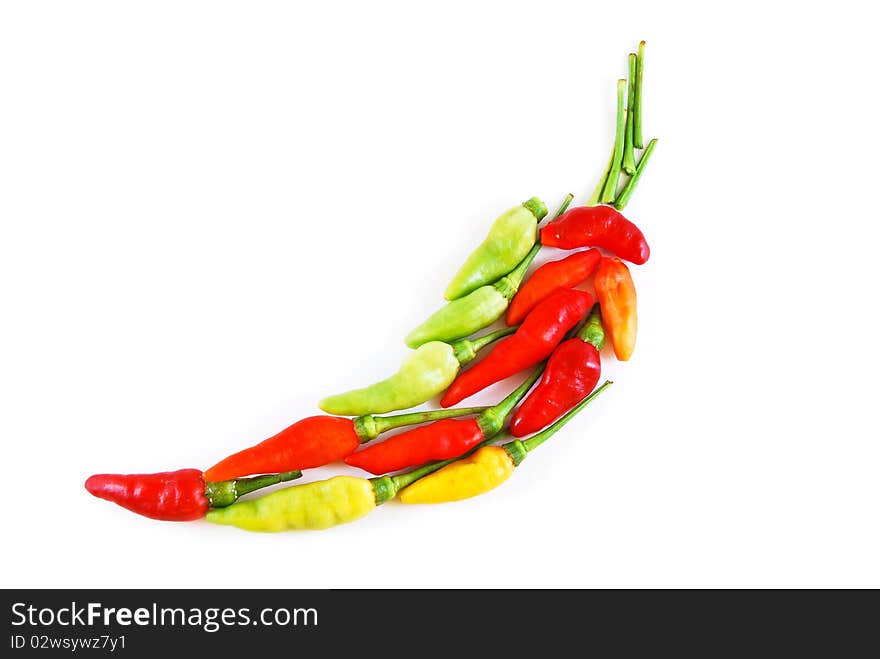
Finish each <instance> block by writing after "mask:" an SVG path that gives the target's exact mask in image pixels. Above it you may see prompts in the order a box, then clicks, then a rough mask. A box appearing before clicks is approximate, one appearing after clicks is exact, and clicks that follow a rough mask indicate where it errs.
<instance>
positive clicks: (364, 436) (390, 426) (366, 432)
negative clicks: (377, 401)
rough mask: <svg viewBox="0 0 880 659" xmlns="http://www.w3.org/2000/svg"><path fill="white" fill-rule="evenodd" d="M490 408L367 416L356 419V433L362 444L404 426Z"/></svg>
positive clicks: (459, 408) (452, 417) (465, 414)
mask: <svg viewBox="0 0 880 659" xmlns="http://www.w3.org/2000/svg"><path fill="white" fill-rule="evenodd" d="M488 409H489V408H488V407H458V408H453V409H451V410H430V411H428V412H410V413H408V414H395V415H393V416H373V415H372V414H365V415H363V416H359V417H357V418H356V419H354V431H355V432H356V433H357V436H358V439H360V440H361V444H365V443H366V442H369V441H370V440H371V439H376V437H378V436H379V435H381V434H382V433H383V432H387V431H389V430H394V429H395V428H400V427H402V426H414V425H416V424H418V423H427V422H428V421H439V420H440V419H454V418H456V417H459V416H467V415H468V414H480V413H481V412H484V411H486V410H488Z"/></svg>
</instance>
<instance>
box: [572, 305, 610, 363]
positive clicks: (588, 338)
mask: <svg viewBox="0 0 880 659" xmlns="http://www.w3.org/2000/svg"><path fill="white" fill-rule="evenodd" d="M577 337H578V338H579V339H580V340H581V341H583V342H585V343H590V344H592V345H593V347H594V348H596V350H599V351H600V352H601V350H602V348H603V347H604V346H605V328H604V327H602V310H601V309H600V308H599V304H598V303H597V304H595V305H593V311H592V312H591V313H590V316H589V318H587V322H586V323H584V326H583V327H582V328H581V330H580V332H578V333H577Z"/></svg>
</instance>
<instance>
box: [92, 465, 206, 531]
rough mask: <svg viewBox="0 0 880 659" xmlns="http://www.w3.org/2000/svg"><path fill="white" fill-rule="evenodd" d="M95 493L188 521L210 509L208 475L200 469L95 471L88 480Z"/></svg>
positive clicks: (166, 517) (133, 508)
mask: <svg viewBox="0 0 880 659" xmlns="http://www.w3.org/2000/svg"><path fill="white" fill-rule="evenodd" d="M86 489H87V490H88V491H89V492H91V493H92V494H94V495H95V496H96V497H99V498H101V499H106V500H107V501H112V502H113V503H116V504H119V505H120V506H122V507H123V508H127V509H128V510H130V511H132V512H133V513H137V514H139V515H144V516H145V517H150V518H152V519H161V520H167V521H171V522H188V521H190V520H193V519H201V518H202V517H204V516H205V513H207V512H208V507H209V506H208V497H206V496H205V478H204V476H203V475H202V472H201V471H199V470H198V469H180V470H178V471H163V472H159V473H157V474H96V475H95V476H91V477H90V478H89V479H88V480H87V481H86Z"/></svg>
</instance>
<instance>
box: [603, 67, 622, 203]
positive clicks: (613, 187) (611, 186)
mask: <svg viewBox="0 0 880 659" xmlns="http://www.w3.org/2000/svg"><path fill="white" fill-rule="evenodd" d="M625 133H626V80H624V79H620V80H618V81H617V130H616V132H615V133H614V155H613V157H612V163H611V171H610V172H608V179H607V180H606V181H605V188H604V189H603V190H602V203H603V204H605V203H609V202H612V201H614V197H616V196H617V183H618V181H619V180H620V169H621V165H622V164H623V143H624V141H625Z"/></svg>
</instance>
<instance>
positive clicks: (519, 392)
mask: <svg viewBox="0 0 880 659" xmlns="http://www.w3.org/2000/svg"><path fill="white" fill-rule="evenodd" d="M543 372H544V364H543V363H542V364H541V365H540V366H539V367H538V368H536V369H535V370H534V372H533V373H532V374H531V375H530V376H529V377H527V378H526V379H525V382H523V383H522V384H521V385H519V386H518V387H517V388H516V389H514V390H513V391H511V392H510V393H509V394H508V395H507V397H506V398H505V399H504V400H502V401H501V402H500V403H498V404H497V405H494V406H492V407H490V408H489V409H488V410H486V411H485V412H482V413H481V414H480V416H478V417H477V424H478V425H479V426H480V430H482V431H483V437H493V436H495V435H497V434H498V433H499V432H501V428H503V427H504V421H505V419H507V417H508V416H509V415H510V413H511V412H513V408H514V407H516V404H517V403H518V402H519V401H520V400H522V398H523V396H525V395H526V394H527V393H528V392H529V389H531V388H532V385H533V384H535V382H537V380H538V378H539V377H541V373H543Z"/></svg>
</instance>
